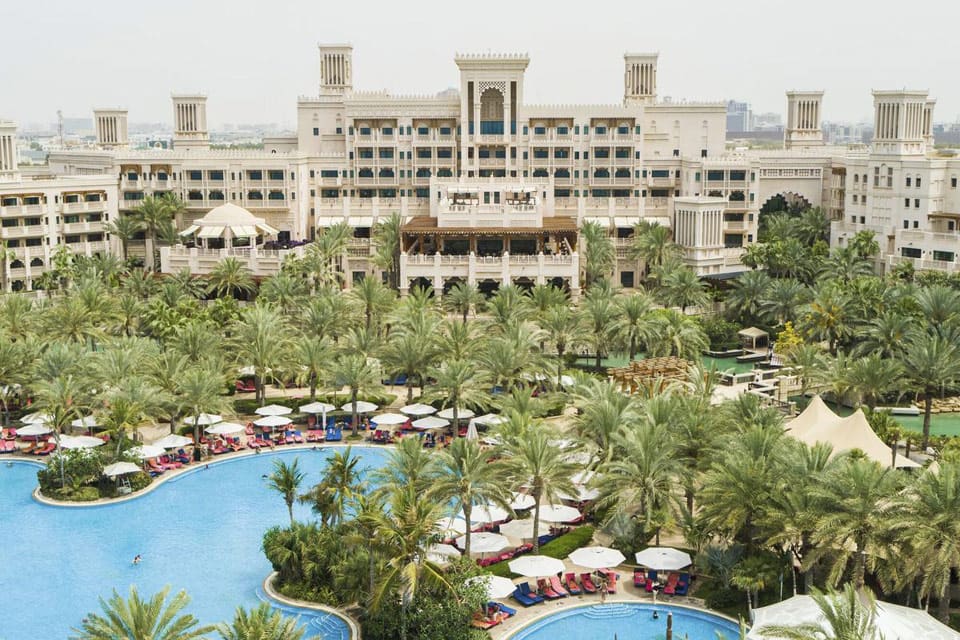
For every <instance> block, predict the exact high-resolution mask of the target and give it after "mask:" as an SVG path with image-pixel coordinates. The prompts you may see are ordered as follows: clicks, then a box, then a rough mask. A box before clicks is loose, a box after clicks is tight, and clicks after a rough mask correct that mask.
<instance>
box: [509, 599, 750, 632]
mask: <svg viewBox="0 0 960 640" xmlns="http://www.w3.org/2000/svg"><path fill="white" fill-rule="evenodd" d="M654 611H656V612H657V613H658V615H659V617H658V618H656V619H654V617H653V612H654ZM667 613H672V614H673V637H674V639H675V640H717V639H718V638H719V637H722V638H725V639H726V640H736V639H737V638H739V637H740V627H739V625H737V624H736V623H735V622H732V621H731V620H727V619H726V618H721V617H719V616H715V615H712V614H710V613H707V612H705V611H698V610H696V609H688V608H685V607H674V606H670V605H662V604H656V605H654V604H652V603H634V602H616V603H609V604H595V605H589V606H585V607H576V608H573V609H567V610H564V611H560V612H558V613H555V614H553V615H551V616H549V617H547V618H544V619H543V620H540V621H538V622H535V623H533V624H532V625H530V626H528V627H525V628H523V629H521V630H520V631H518V632H517V633H516V634H514V635H513V636H510V640H557V639H558V638H560V639H562V640H614V639H615V638H619V639H620V640H662V639H664V638H666V637H667ZM718 634H722V635H721V636H718Z"/></svg>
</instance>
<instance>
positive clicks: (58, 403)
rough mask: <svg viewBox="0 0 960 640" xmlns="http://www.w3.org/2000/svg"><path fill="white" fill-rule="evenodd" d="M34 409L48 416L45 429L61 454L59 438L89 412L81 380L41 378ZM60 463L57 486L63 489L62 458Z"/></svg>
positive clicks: (64, 480) (67, 376) (37, 386)
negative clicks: (48, 428) (49, 431)
mask: <svg viewBox="0 0 960 640" xmlns="http://www.w3.org/2000/svg"><path fill="white" fill-rule="evenodd" d="M35 391H36V404H35V406H36V408H37V410H39V411H42V412H43V413H46V414H47V416H48V420H47V421H46V422H47V426H48V427H50V428H51V429H53V435H54V439H55V440H56V443H57V452H58V453H61V452H60V436H61V435H63V433H64V431H65V430H66V429H67V427H69V426H70V423H71V422H73V421H74V420H77V419H79V418H81V417H82V415H83V413H85V412H86V411H87V410H88V409H89V396H88V394H87V393H86V390H85V389H84V388H83V386H82V385H81V384H80V381H79V380H78V379H76V378H74V376H73V375H71V374H61V375H57V376H55V377H52V378H41V379H40V382H39V383H37V384H36V385H35ZM57 457H58V458H59V460H60V486H61V487H65V486H66V482H67V481H66V473H65V471H64V456H63V455H62V453H61V455H58V456H57Z"/></svg>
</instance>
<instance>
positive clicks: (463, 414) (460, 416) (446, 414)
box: [437, 407, 474, 420]
mask: <svg viewBox="0 0 960 640" xmlns="http://www.w3.org/2000/svg"><path fill="white" fill-rule="evenodd" d="M437 415H438V416H439V417H441V418H446V419H447V420H453V407H451V408H449V409H444V410H443V411H441V412H440V413H438V414H437ZM473 416H474V413H473V411H471V410H470V409H467V408H466V407H459V408H458V409H457V420H469V419H470V418H472V417H473Z"/></svg>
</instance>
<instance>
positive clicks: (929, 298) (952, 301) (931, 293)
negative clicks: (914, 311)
mask: <svg viewBox="0 0 960 640" xmlns="http://www.w3.org/2000/svg"><path fill="white" fill-rule="evenodd" d="M916 298H917V305H918V306H919V307H920V311H921V313H922V314H923V317H924V318H926V320H927V322H929V323H930V325H931V326H932V327H934V328H935V329H936V330H937V331H938V332H939V330H940V327H946V326H949V325H950V324H952V323H953V322H954V321H955V320H956V319H957V318H958V317H960V293H957V291H956V290H954V289H953V288H951V287H948V286H946V285H942V284H935V285H932V286H929V287H923V288H921V289H920V290H919V291H917V296H916Z"/></svg>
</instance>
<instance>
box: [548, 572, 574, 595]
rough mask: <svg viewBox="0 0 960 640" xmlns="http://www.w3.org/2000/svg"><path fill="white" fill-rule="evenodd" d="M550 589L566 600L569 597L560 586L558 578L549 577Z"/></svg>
mask: <svg viewBox="0 0 960 640" xmlns="http://www.w3.org/2000/svg"><path fill="white" fill-rule="evenodd" d="M550 588H551V589H553V590H554V591H556V592H557V593H559V594H560V596H561V597H564V598H566V597H567V596H568V595H570V594H569V593H567V590H566V589H564V588H563V585H562V584H560V577H559V576H550Z"/></svg>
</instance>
